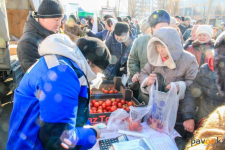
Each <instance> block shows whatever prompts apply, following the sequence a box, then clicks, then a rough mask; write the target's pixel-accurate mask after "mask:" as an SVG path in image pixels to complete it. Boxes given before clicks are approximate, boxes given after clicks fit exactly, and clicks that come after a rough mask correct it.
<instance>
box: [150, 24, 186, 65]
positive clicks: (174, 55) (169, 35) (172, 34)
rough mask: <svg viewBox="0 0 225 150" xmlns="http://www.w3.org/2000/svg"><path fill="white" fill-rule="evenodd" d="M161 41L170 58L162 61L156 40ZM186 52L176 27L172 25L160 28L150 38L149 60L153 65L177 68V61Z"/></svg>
mask: <svg viewBox="0 0 225 150" xmlns="http://www.w3.org/2000/svg"><path fill="white" fill-rule="evenodd" d="M156 41H158V42H160V43H162V44H163V45H164V46H165V47H166V51H167V54H168V55H169V59H168V60H166V61H164V62H163V61H162V58H161V56H160V54H159V53H158V51H157V48H156V45H155V44H154V42H156ZM183 52H184V50H183V47H182V45H181V38H180V36H179V34H178V32H177V30H176V29H174V28H171V27H164V28H160V29H159V30H157V31H156V33H155V34H154V35H153V37H152V38H151V39H150V41H149V43H148V48H147V56H148V61H149V63H150V64H151V65H153V66H162V67H163V66H167V67H168V68H170V69H175V68H176V61H178V60H179V58H180V57H181V54H182V53H183Z"/></svg>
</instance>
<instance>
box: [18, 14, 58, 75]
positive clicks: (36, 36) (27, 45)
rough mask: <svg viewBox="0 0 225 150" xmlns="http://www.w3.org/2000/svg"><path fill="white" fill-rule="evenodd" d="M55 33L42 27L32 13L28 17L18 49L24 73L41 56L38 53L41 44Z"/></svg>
mask: <svg viewBox="0 0 225 150" xmlns="http://www.w3.org/2000/svg"><path fill="white" fill-rule="evenodd" d="M51 34H54V32H52V31H49V30H47V29H45V28H44V27H42V26H41V25H40V24H39V23H38V22H37V21H36V20H35V19H34V17H33V15H32V12H31V13H30V14H29V15H28V17H27V21H26V24H25V26H24V29H23V35H22V37H21V38H20V41H19V43H18V47H17V55H18V58H19V62H20V64H21V68H22V70H23V73H25V72H26V71H27V69H28V68H30V66H32V65H33V64H34V63H35V62H36V61H37V60H38V59H39V58H40V57H41V56H40V55H39V53H38V46H39V44H40V43H41V42H42V41H43V40H44V39H45V38H46V37H47V36H49V35H51Z"/></svg>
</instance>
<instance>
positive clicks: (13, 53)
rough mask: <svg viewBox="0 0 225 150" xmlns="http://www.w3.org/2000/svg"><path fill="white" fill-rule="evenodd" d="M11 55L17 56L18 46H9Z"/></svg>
mask: <svg viewBox="0 0 225 150" xmlns="http://www.w3.org/2000/svg"><path fill="white" fill-rule="evenodd" d="M9 52H10V55H17V45H9Z"/></svg>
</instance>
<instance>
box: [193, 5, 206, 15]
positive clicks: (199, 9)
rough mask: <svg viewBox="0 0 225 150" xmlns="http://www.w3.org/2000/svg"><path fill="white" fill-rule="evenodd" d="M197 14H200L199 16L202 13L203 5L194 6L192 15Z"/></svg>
mask: <svg viewBox="0 0 225 150" xmlns="http://www.w3.org/2000/svg"><path fill="white" fill-rule="evenodd" d="M197 15H201V16H203V15H204V6H199V7H195V8H194V16H197Z"/></svg>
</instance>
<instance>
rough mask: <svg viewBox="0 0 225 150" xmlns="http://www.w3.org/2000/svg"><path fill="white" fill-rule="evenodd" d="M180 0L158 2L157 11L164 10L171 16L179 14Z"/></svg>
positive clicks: (161, 0)
mask: <svg viewBox="0 0 225 150" xmlns="http://www.w3.org/2000/svg"><path fill="white" fill-rule="evenodd" d="M179 8H180V0H158V9H164V10H166V11H167V12H168V13H169V14H170V15H171V16H175V15H177V14H178V13H179Z"/></svg>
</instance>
